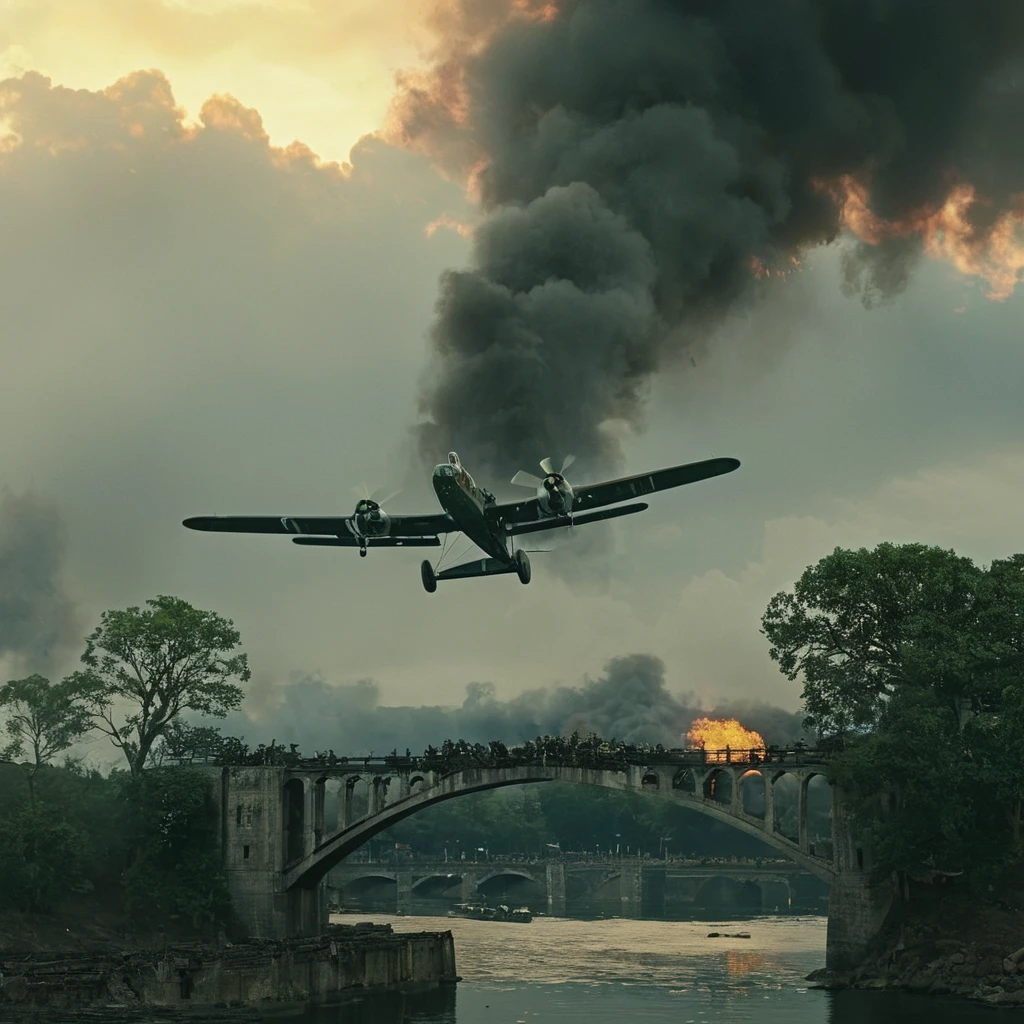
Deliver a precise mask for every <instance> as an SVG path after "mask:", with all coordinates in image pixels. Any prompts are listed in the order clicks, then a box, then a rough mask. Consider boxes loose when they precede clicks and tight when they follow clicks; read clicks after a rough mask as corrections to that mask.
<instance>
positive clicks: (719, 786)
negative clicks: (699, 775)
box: [702, 768, 735, 806]
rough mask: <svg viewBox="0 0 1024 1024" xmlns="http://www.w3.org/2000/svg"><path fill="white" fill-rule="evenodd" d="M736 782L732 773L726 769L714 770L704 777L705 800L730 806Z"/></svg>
mask: <svg viewBox="0 0 1024 1024" xmlns="http://www.w3.org/2000/svg"><path fill="white" fill-rule="evenodd" d="M734 781H735V780H734V779H733V777H732V772H729V771H726V770H725V769H724V768H715V769H713V770H712V771H710V772H708V773H707V775H705V776H704V785H703V787H702V789H703V793H704V799H705V800H714V801H715V803H718V804H725V805H726V806H728V805H729V804H731V803H732V797H733V792H732V790H733V785H734Z"/></svg>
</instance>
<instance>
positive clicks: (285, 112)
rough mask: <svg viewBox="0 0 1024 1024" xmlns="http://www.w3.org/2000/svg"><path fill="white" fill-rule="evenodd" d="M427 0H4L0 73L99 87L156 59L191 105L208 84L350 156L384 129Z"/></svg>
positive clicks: (420, 33) (418, 46) (293, 132)
mask: <svg viewBox="0 0 1024 1024" xmlns="http://www.w3.org/2000/svg"><path fill="white" fill-rule="evenodd" d="M427 7H429V3H427V2H425V0H0V79H3V78H6V77H9V76H11V75H18V74H21V73H22V72H23V71H26V70H32V71H39V72H40V73H42V74H44V75H46V76H48V77H49V78H50V79H52V81H53V82H54V84H55V85H65V86H68V87H70V88H77V89H91V90H98V89H103V88H105V87H107V86H109V85H110V84H111V83H112V82H114V81H116V80H117V79H118V78H120V77H121V76H122V75H124V74H126V73H128V72H130V71H135V70H139V69H147V68H158V69H160V70H161V71H163V72H164V74H166V75H167V77H168V78H169V79H170V81H171V84H172V86H173V89H174V95H175V99H176V100H177V102H178V104H179V105H180V106H182V107H183V108H184V109H185V111H186V113H187V115H188V116H189V117H195V115H196V114H197V113H198V111H199V108H200V106H201V105H202V103H203V102H204V101H205V100H206V99H207V98H208V97H210V96H211V95H214V94H220V93H229V94H231V95H233V96H235V97H237V98H238V99H239V100H240V101H241V102H243V103H244V104H245V105H246V106H248V107H255V108H256V109H258V110H259V111H260V113H261V115H262V117H263V123H264V127H265V128H266V130H267V132H268V134H269V135H270V139H271V142H273V143H274V144H276V145H287V144H288V143H290V142H291V141H292V140H294V139H301V140H302V141H303V142H304V143H305V144H306V145H308V146H309V147H310V148H312V149H313V150H314V152H316V153H317V154H319V155H320V156H321V157H322V158H324V159H326V160H335V161H344V160H347V159H348V155H349V150H350V149H351V148H352V145H353V144H354V143H355V141H356V140H357V139H358V138H359V137H360V136H361V135H364V134H366V133H367V132H372V131H374V130H375V129H377V128H378V127H379V126H380V124H381V122H382V119H383V116H384V113H385V111H386V110H387V106H388V101H389V99H390V97H391V95H392V93H393V85H394V75H395V72H396V71H397V70H399V69H402V68H406V67H412V66H416V65H417V64H418V63H419V61H420V57H421V51H422V48H423V47H424V46H425V45H427V43H428V39H427V35H426V33H425V31H424V29H423V28H422V27H421V25H420V21H419V18H420V16H421V15H422V13H423V11H424V10H425V9H426V8H427Z"/></svg>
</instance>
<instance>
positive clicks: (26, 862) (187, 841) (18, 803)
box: [0, 762, 229, 933]
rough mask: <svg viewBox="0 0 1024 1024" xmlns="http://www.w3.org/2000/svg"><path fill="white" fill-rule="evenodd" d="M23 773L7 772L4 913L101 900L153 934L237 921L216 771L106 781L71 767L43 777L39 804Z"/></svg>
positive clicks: (2, 828)
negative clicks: (92, 897)
mask: <svg viewBox="0 0 1024 1024" xmlns="http://www.w3.org/2000/svg"><path fill="white" fill-rule="evenodd" d="M20 774H21V773H20V772H19V770H18V768H17V767H15V766H13V765H0V909H14V910H22V911H29V912H36V911H52V910H54V909H56V907H57V906H58V905H59V903H60V902H61V901H62V900H63V899H64V897H66V896H67V895H68V894H69V893H75V892H78V893H85V892H95V893H96V896H97V899H98V900H100V901H101V902H102V903H103V905H104V906H106V907H111V906H113V907H115V908H120V909H121V910H123V912H124V916H125V918H126V920H127V921H128V922H130V923H131V924H132V925H133V926H135V927H138V928H141V929H144V930H147V931H148V930H151V929H154V928H163V929H169V930H185V931H201V932H207V933H212V932H213V931H215V930H216V929H217V928H219V927H222V926H223V925H225V924H226V923H227V922H228V917H229V906H228V895H227V886H226V882H225V879H224V876H223V873H222V871H221V868H220V856H219V852H218V850H217V844H216V839H217V834H216V828H217V822H216V820H215V816H214V808H213V805H212V802H211V792H212V790H211V778H210V776H209V774H208V773H205V772H203V771H201V770H197V769H190V768H177V769H174V770H160V769H154V770H152V771H148V772H146V773H145V774H144V775H143V776H142V777H141V778H134V777H133V776H131V775H130V774H129V773H127V772H120V771H119V772H114V773H112V774H111V775H110V776H108V777H103V776H102V775H100V774H99V773H98V772H87V771H83V770H82V769H81V768H80V767H78V766H77V765H76V764H75V763H74V762H68V763H66V764H65V766H64V767H62V768H54V767H44V768H43V769H42V770H41V771H40V772H39V774H38V776H37V778H36V802H35V805H34V806H33V805H32V804H31V803H30V802H29V799H28V787H27V784H26V782H25V781H24V780H23V779H22V780H20V781H19V775H20Z"/></svg>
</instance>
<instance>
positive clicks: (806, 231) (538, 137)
mask: <svg viewBox="0 0 1024 1024" xmlns="http://www.w3.org/2000/svg"><path fill="white" fill-rule="evenodd" d="M441 17H442V19H443V20H442V22H441V24H440V25H439V29H440V30H441V33H443V35H442V38H443V40H444V41H443V42H442V43H441V44H440V46H439V51H438V54H437V58H436V63H435V65H434V67H433V69H432V71H430V72H428V73H426V74H410V75H408V76H406V77H405V78H404V80H403V82H402V85H403V89H402V93H401V95H400V97H399V99H398V101H397V102H396V106H395V109H394V111H393V115H394V118H393V122H392V128H393V129H394V131H395V133H396V135H397V136H398V137H400V138H402V139H403V140H404V141H405V142H406V144H409V145H412V146H416V147H419V148H421V149H423V150H425V151H427V152H429V153H430V154H431V155H432V156H433V157H434V158H435V159H436V160H437V161H438V162H439V163H440V164H441V165H443V166H444V167H445V168H446V169H447V170H448V171H449V172H451V173H453V174H455V175H460V176H461V177H462V178H463V179H465V180H467V181H469V182H470V184H471V186H472V188H473V189H475V190H476V191H477V192H478V194H479V197H480V199H481V202H482V207H483V211H484V213H485V220H484V222H483V223H482V224H481V226H480V227H479V228H478V230H477V232H476V237H475V251H474V264H473V269H471V270H468V271H453V272H450V273H448V274H447V275H446V276H445V277H444V279H443V281H442V289H441V297H440V300H439V303H438V316H437V321H436V324H435V327H434V332H433V341H434V346H435V349H436V354H437V356H438V358H437V360H436V366H435V370H436V373H435V376H434V377H433V378H432V380H431V382H430V383H429V385H428V386H427V388H426V391H425V393H424V397H423V412H424V413H425V415H426V417H427V419H428V421H429V422H428V423H426V424H425V425H424V427H423V432H422V434H421V442H422V447H423V451H424V455H425V457H428V458H429V459H430V460H433V459H435V458H436V454H437V452H439V451H443V450H444V449H446V448H448V447H452V446H454V447H457V448H458V449H459V451H460V452H464V453H465V455H466V456H467V457H468V458H469V459H471V460H472V464H474V465H480V464H481V463H485V464H487V465H488V468H489V469H491V470H495V471H498V475H500V474H501V473H507V472H510V471H513V470H515V469H516V468H518V467H533V466H534V465H535V463H536V461H537V459H538V458H539V457H541V456H543V455H548V454H551V455H556V456H557V455H559V454H561V453H564V452H567V451H572V452H575V453H576V454H577V455H580V456H582V457H583V466H584V467H586V466H587V464H589V466H590V467H591V468H596V467H598V466H599V465H602V464H606V463H609V462H614V461H615V456H616V447H615V442H614V441H613V440H612V438H611V434H610V433H609V432H608V431H607V430H606V429H605V427H606V425H607V424H608V423H609V422H611V421H616V420H620V421H621V420H625V421H627V422H631V423H633V424H637V423H638V421H639V420H640V417H641V413H642V406H643V397H644V391H645V386H646V383H647V381H648V379H649V377H650V375H651V374H652V373H654V372H655V371H656V370H657V369H658V368H659V366H661V365H662V364H663V363H664V362H665V361H666V360H667V359H668V358H670V357H671V356H673V355H676V354H678V353H679V352H681V351H685V350H686V348H687V347H688V346H690V345H691V344H693V342H694V341H695V339H697V338H699V337H702V336H706V335H707V333H708V332H709V331H710V330H711V329H712V328H713V327H714V326H715V325H716V323H718V322H720V321H721V319H722V318H723V317H724V316H725V315H726V314H727V313H729V312H730V311H734V310H736V309H737V306H738V304H742V303H745V302H746V301H747V300H750V299H751V298H753V297H754V295H755V294H756V291H757V284H756V279H758V278H763V277H765V275H766V274H767V272H769V271H771V272H772V273H776V272H778V271H789V270H792V269H793V267H794V264H795V262H796V261H798V260H799V259H800V257H801V255H802V254H803V253H804V251H805V250H807V249H808V248H809V247H812V246H815V245H818V244H820V243H824V242H829V241H831V240H832V239H834V238H835V237H836V236H837V234H838V232H839V231H840V229H841V227H842V226H843V225H844V224H846V225H848V226H851V227H853V228H854V229H855V230H856V229H857V228H858V227H859V228H860V230H859V232H858V233H859V234H860V235H861V237H862V238H865V239H866V240H867V241H869V242H871V243H872V244H871V245H866V246H863V247H861V249H860V250H859V251H856V252H853V253H852V254H851V257H850V260H849V262H848V267H847V270H848V274H847V277H848V280H847V285H848V287H850V288H853V289H854V290H857V291H859V292H861V293H862V294H863V295H864V296H865V298H866V300H870V301H873V300H874V299H876V298H877V297H878V296H879V295H880V294H890V293H892V292H894V291H898V290H899V289H901V288H902V287H903V286H904V284H905V282H906V280H907V276H908V273H909V270H910V267H911V266H912V263H913V261H914V259H915V258H916V256H917V255H919V253H920V252H921V250H922V245H923V241H922V240H923V239H924V238H925V235H926V233H927V231H928V230H930V229H933V228H935V226H936V223H937V222H936V221H935V219H934V217H933V218H932V220H931V221H928V217H929V216H930V215H931V214H936V211H939V212H940V213H941V211H942V209H943V204H944V203H945V202H946V200H947V198H948V197H949V196H950V195H951V194H952V193H953V191H954V190H955V188H956V187H958V186H963V185H965V184H966V183H969V185H970V187H971V188H973V190H974V191H973V192H971V193H970V195H971V196H973V197H974V199H976V200H977V201H975V202H974V203H973V204H971V203H967V204H966V205H965V206H964V207H963V208H962V209H961V210H960V211H959V213H957V212H956V211H953V214H951V216H952V215H954V214H955V216H957V217H959V216H960V214H961V213H962V214H963V217H961V219H960V220H959V221H958V222H957V224H956V228H957V230H956V231H952V230H951V231H949V232H947V233H946V240H945V241H944V242H935V243H934V245H938V246H939V248H940V250H941V251H936V254H937V255H946V256H953V255H958V256H959V257H962V259H958V260H957V262H958V265H960V266H962V267H964V268H966V269H970V270H971V272H975V273H980V274H983V275H985V274H987V275H988V279H989V281H990V285H991V287H992V288H993V289H995V288H997V287H998V288H1001V289H1003V290H1005V287H1006V281H1005V274H1004V275H1003V278H1002V279H1001V283H1000V284H998V285H996V284H994V283H993V277H992V274H993V273H995V271H994V270H993V268H992V267H991V266H987V264H986V260H988V262H989V263H991V261H992V260H998V259H999V258H1002V257H1006V258H1009V255H1010V254H1009V253H1007V252H1003V253H1002V254H1000V253H998V252H997V253H995V254H989V256H991V259H990V258H989V256H986V255H985V254H984V253H983V252H982V248H983V246H984V244H985V240H984V238H983V235H984V233H985V232H986V231H988V230H989V229H990V228H991V227H992V226H993V225H994V224H995V223H996V222H997V221H998V219H999V217H1000V216H1001V215H1004V214H1007V213H1011V212H1014V211H1016V212H1017V213H1020V207H1021V199H1020V196H1019V195H1016V194H1017V193H1019V192H1020V191H1021V190H1022V189H1024V160H1022V152H1021V149H1022V145H1024V144H1022V143H1021V141H1020V140H1021V133H1020V131H1019V126H1020V117H1019V114H1020V112H1021V109H1022V105H1024V90H1022V79H1021V78H1020V77H1019V76H1017V75H1014V74H1013V73H1012V72H1013V68H1014V62H1015V61H1019V60H1020V58H1021V56H1022V54H1024V5H1021V4H1020V2H1019V0H977V2H975V3H963V2H962V0H899V2H897V0H877V2H874V3H870V4H866V3H864V2H862V0H827V2H826V0H796V2H793V3H785V4H778V3H765V2H764V0H714V2H711V0H630V2H628V3H626V2H621V0H546V2H542V0H452V2H450V3H448V4H447V5H445V7H444V13H443V14H442V15H441ZM854 186H863V187H864V188H867V189H868V190H869V193H870V200H869V205H867V206H865V205H864V204H863V202H861V201H860V195H861V193H859V192H856V189H855V188H853V187H854ZM851 189H853V191H851ZM936 215H938V214H936ZM964 218H966V221H965V220H964ZM951 223H952V222H951ZM1003 223H1004V226H1005V221H1004V222H1003ZM933 235H934V232H933ZM1000 239H1002V241H1001V242H1000V244H1003V243H1006V244H1004V245H1003V247H1004V249H1005V248H1006V245H1008V244H1009V243H1007V242H1006V239H1005V238H1003V237H1002V236H1000ZM954 242H955V243H956V245H958V246H959V247H960V250H961V251H960V252H959V253H958V254H954V253H953V252H951V251H950V246H952V245H953V244H954ZM926 248H927V246H926ZM928 251H933V250H932V248H928ZM968 257H969V259H968ZM965 260H966V261H967V262H964V261H965ZM972 261H973V262H972ZM1015 266H1019V264H1016V265H1015ZM1010 273H1011V277H1013V276H1014V275H1015V274H1016V269H1015V268H1011V271H1010ZM1010 287H1011V288H1012V282H1011V284H1010Z"/></svg>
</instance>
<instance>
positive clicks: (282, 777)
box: [213, 748, 891, 964]
mask: <svg viewBox="0 0 1024 1024" xmlns="http://www.w3.org/2000/svg"><path fill="white" fill-rule="evenodd" d="M574 756H575V755H574ZM509 760H511V761H513V763H506V764H502V765H498V764H493V763H492V764H481V765H479V766H474V765H472V764H471V763H466V762H467V759H466V758H462V759H461V764H458V766H456V767H454V768H453V769H452V770H448V771H442V770H439V769H438V768H436V767H435V768H428V767H427V766H426V764H425V763H424V762H425V759H421V758H401V757H397V756H394V757H390V758H345V759H343V758H333V760H332V758H319V759H312V760H311V761H310V760H301V761H300V760H299V759H294V760H293V763H291V764H289V765H284V764H269V765H268V764H260V765H253V764H246V765H231V766H227V767H224V768H223V769H219V768H218V769H213V770H215V771H216V772H217V773H218V774H219V776H220V787H219V801H220V806H221V811H222V830H221V842H222V850H223V857H224V867H225V870H226V872H227V877H228V881H229V886H230V890H231V893H232V897H233V901H234V906H235V910H236V913H237V915H238V916H239V918H240V919H241V920H242V921H243V922H244V923H245V925H246V927H247V929H248V931H249V934H250V935H253V936H278V935H285V934H294V935H303V934H315V933H317V932H319V931H320V929H321V928H322V927H323V925H324V924H325V922H326V898H325V891H324V887H323V885H322V884H321V883H322V882H323V880H324V878H325V876H326V875H327V873H328V872H329V871H330V870H331V869H332V868H334V867H335V866H336V865H338V864H339V863H340V862H342V861H343V860H344V858H346V857H347V856H348V855H349V854H351V853H353V852H354V851H355V850H357V849H358V848H359V847H361V846H362V845H363V844H364V843H365V842H366V841H367V840H368V839H370V838H372V837H373V836H374V835H376V834H378V833H379V832H382V831H384V830H385V829H387V828H389V827H391V826H392V825H394V824H396V823H397V822H399V821H402V820H403V819H404V818H407V817H408V816H409V815H411V814H415V813H416V812H417V811H419V810H421V809H422V808H425V807H430V806H433V805H434V804H437V803H440V802H442V801H444V800H450V799H454V798H456V797H459V796H463V795H465V794H468V793H478V792H483V791H486V790H490V789H498V788H502V787H505V786H516V785H528V784H534V783H542V782H562V783H571V784H574V785H590V786H601V787H604V788H608V789H614V790H619V791H633V792H638V793H644V794H646V795H648V796H650V797H652V798H655V799H661V800H671V801H672V802H673V803H676V804H677V805H679V806H682V807H687V808H689V809H691V810H694V811H696V812H698V813H700V814H704V815H707V816H708V817H711V818H714V819H716V820H718V821H722V822H725V823H727V824H730V825H732V826H733V827H735V828H737V829H739V830H740V831H742V832H745V833H747V834H748V835H751V836H754V837H755V838H757V839H760V840H761V841H763V842H765V843H767V844H768V845H769V846H771V847H773V848H774V849H776V850H778V851H779V852H780V853H782V854H783V855H784V856H786V857H788V858H789V859H790V860H792V861H793V862H794V864H796V865H798V866H799V868H802V869H804V870H806V871H809V872H811V873H812V874H814V875H817V876H818V877H819V878H821V879H822V880H824V881H826V882H829V883H831V884H832V887H833V898H832V901H831V907H830V931H829V950H830V952H829V957H830V962H831V963H833V964H839V963H841V962H847V961H850V960H852V959H854V958H855V957H856V956H858V955H859V951H860V950H861V948H862V947H863V945H864V944H865V942H866V941H867V938H870V937H871V936H872V935H873V934H875V931H876V930H877V927H878V925H879V924H880V919H879V920H877V921H876V918H878V917H879V914H881V915H882V916H883V917H884V912H885V911H887V909H888V905H889V903H890V902H891V893H887V892H884V891H881V892H880V890H879V889H878V888H877V887H876V886H873V885H872V883H871V880H870V877H869V875H868V871H869V869H870V855H869V851H868V850H867V849H866V847H865V846H862V845H858V844H857V843H856V842H854V840H853V837H852V836H851V835H850V832H849V827H848V823H847V821H846V816H845V814H844V813H843V808H842V799H841V794H840V793H839V792H838V790H836V788H835V787H830V789H829V794H830V796H829V800H830V806H831V821H832V837H831V842H827V843H812V842H811V839H810V836H809V833H808V815H807V796H808V786H809V784H810V783H811V781H812V780H813V779H815V778H816V777H822V778H824V772H825V765H826V763H827V755H825V754H824V753H822V752H820V751H812V750H804V749H793V750H788V751H774V752H773V751H763V750H762V751H749V752H748V751H720V752H719V751H664V750H662V751H658V750H650V749H642V750H641V749H639V748H632V749H631V750H630V751H629V752H628V755H627V756H626V757H622V756H619V757H618V759H615V758H614V757H610V756H609V757H603V756H602V755H600V754H598V755H597V757H596V760H597V761H598V766H593V764H592V765H591V766H584V765H580V764H578V763H576V764H574V763H565V762H564V761H563V762H562V763H558V762H557V761H556V760H554V759H553V758H551V757H550V756H541V757H540V758H537V759H535V760H534V761H532V762H530V763H523V760H522V759H519V760H518V761H517V760H516V758H511V757H510V759H509ZM787 777H788V779H789V780H791V782H790V785H791V786H792V785H793V784H794V783H795V790H796V829H795V834H793V835H784V834H783V833H782V832H781V831H780V830H779V828H778V822H777V816H776V811H775V808H776V801H775V796H776V790H777V788H778V787H779V785H780V782H781V780H783V779H784V778H787ZM826 781H827V780H826ZM328 782H331V783H332V785H337V786H338V794H337V799H338V824H337V827H336V828H334V829H332V830H330V831H328V830H327V828H326V824H325V818H326V815H325V807H326V797H327V786H328ZM359 783H365V784H366V785H367V787H368V801H367V807H366V811H365V813H361V814H359V815H358V816H357V815H356V807H355V802H354V791H355V788H356V786H357V785H358V784H359ZM823 784H824V783H823ZM751 788H753V789H754V790H755V791H756V792H757V793H758V794H760V800H759V801H758V803H759V804H760V806H761V807H762V808H763V811H762V813H751V812H750V811H747V810H745V809H744V802H743V793H744V792H745V791H746V790H748V789H751ZM478 884H479V883H478ZM837 896H838V899H837ZM553 898H555V899H557V898H558V896H557V894H555V896H554V897H553ZM883 904H884V906H883Z"/></svg>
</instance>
